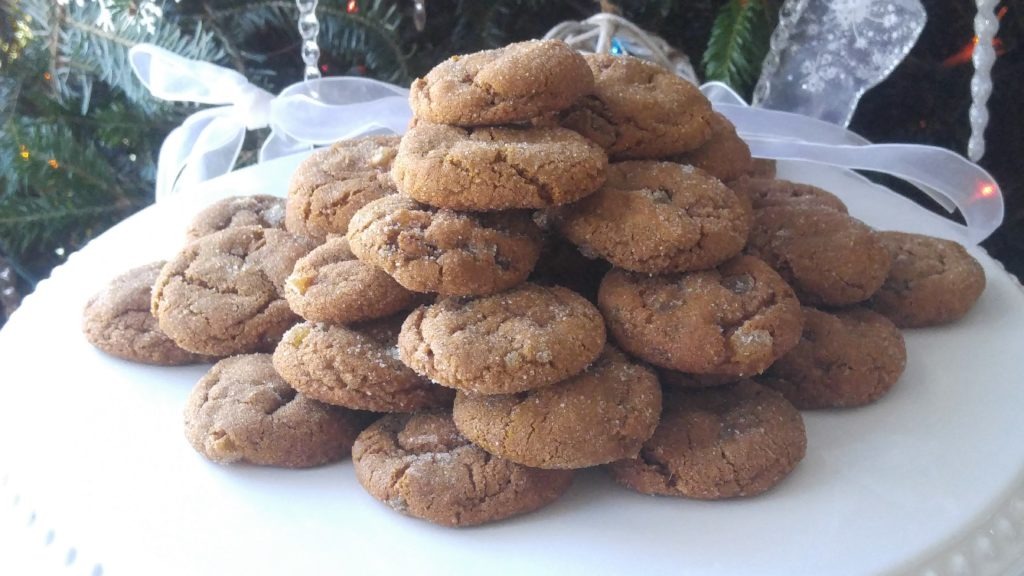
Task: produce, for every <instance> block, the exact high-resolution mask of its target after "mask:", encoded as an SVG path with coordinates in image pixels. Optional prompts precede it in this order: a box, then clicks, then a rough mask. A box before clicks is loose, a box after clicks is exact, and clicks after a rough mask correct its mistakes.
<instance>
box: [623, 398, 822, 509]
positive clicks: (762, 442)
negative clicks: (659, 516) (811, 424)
mask: <svg viewBox="0 0 1024 576" xmlns="http://www.w3.org/2000/svg"><path fill="white" fill-rule="evenodd" d="M664 404H665V405H664V409H663V412H662V416H661V423H660V424H658V428H657V429H656V430H655V431H654V436H652V437H651V439H650V440H648V441H647V442H646V443H644V447H643V448H642V449H641V450H640V455H639V456H637V457H636V458H631V459H628V460H620V461H618V462H615V463H613V464H611V465H609V466H608V467H607V469H608V470H609V471H610V472H611V475H612V477H613V478H614V479H615V481H616V482H618V483H619V484H621V485H623V486H626V487H627V488H630V489H632V490H636V491H637V492H641V493H643V494H658V495H662V496H682V497H685V498H697V499H701V500H719V499H723V498H735V497H743V496H756V495H758V494H761V493H763V492H766V491H768V490H769V489H771V488H772V487H774V486H775V485H777V484H778V483H779V482H781V481H782V479H783V478H785V477H786V476H788V475H789V474H790V472H792V471H793V469H794V468H796V465H797V464H798V463H799V462H800V461H801V460H803V458H804V454H805V453H806V451H807V434H806V432H805V430H804V422H803V418H801V416H800V412H798V411H797V409H796V408H794V407H793V405H792V404H790V403H789V402H787V401H786V399H785V398H783V397H782V395H781V394H779V393H778V392H775V391H774V390H771V389H769V388H766V387H764V386H761V385H759V384H755V383H754V382H751V381H750V380H743V381H741V382H739V383H737V384H731V385H728V386H719V387H715V388H707V389H703V390H685V389H679V388H670V389H666V390H665V397H664Z"/></svg>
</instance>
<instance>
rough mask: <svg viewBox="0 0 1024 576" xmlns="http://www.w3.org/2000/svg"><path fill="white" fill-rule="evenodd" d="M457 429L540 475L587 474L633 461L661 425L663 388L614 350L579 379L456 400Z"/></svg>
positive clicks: (650, 374) (609, 348)
mask: <svg viewBox="0 0 1024 576" xmlns="http://www.w3.org/2000/svg"><path fill="white" fill-rule="evenodd" d="M453 416H454V418H455V424H456V426H458V427H459V431H460V432H462V434H463V435H465V436H466V438H469V439H470V440H472V441H473V443H475V444H477V445H478V446H480V447H482V448H483V449H484V450H487V451H488V452H490V453H491V454H496V455H498V456H501V457H502V458H507V459H508V460H511V461H513V462H517V463H519V464H523V465H526V466H534V467H537V468H586V467H589V466H597V465H598V464H607V463H608V462H613V461H615V460H621V459H623V458H632V457H634V456H636V455H637V452H639V451H640V446H641V445H643V443H644V442H645V441H647V439H648V438H650V437H651V434H653V433H654V427H655V426H657V425H658V419H659V417H660V416H661V386H660V385H659V384H658V378H657V376H655V375H654V372H653V371H651V370H650V369H649V368H645V367H644V366H641V365H640V364H636V363H634V362H630V361H629V359H628V358H626V356H625V355H624V354H623V353H622V352H619V351H618V350H616V349H615V348H614V347H612V346H606V347H605V349H604V352H603V353H602V354H601V356H600V357H598V359H597V360H595V361H594V363H593V364H591V365H590V366H589V367H588V368H587V369H586V370H585V371H584V372H582V373H580V374H577V375H576V376H572V377H570V378H568V379H566V380H563V381H561V382H558V383H556V384H552V385H551V386H545V387H543V388H538V389H535V390H530V391H528V392H521V393H519V394H499V395H493V396H483V395H478V394H466V393H464V392H459V394H458V395H457V396H456V397H455V408H454V410H453Z"/></svg>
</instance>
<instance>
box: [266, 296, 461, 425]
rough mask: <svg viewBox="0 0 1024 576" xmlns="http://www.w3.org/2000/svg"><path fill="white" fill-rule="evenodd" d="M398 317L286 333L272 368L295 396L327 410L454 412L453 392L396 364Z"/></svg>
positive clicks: (312, 325) (307, 325) (310, 326)
mask: <svg viewBox="0 0 1024 576" xmlns="http://www.w3.org/2000/svg"><path fill="white" fill-rule="evenodd" d="M402 320H403V317H402V316H401V315H400V316H396V317H394V318H387V319H385V320H378V321H375V322H371V323H368V324H362V325H359V326H349V327H345V326H329V325H327V324H320V323H315V322H304V323H302V324H298V325H296V326H294V327H293V328H292V329H291V330H289V331H288V332H286V333H285V335H284V337H283V338H281V343H280V344H278V346H277V350H275V351H274V367H275V368H276V369H277V371H278V373H280V374H281V376H282V377H283V378H284V379H285V380H286V381H288V383H289V384H291V385H292V387H294V388H295V389H296V390H298V391H299V392H302V393H303V394H305V395H307V396H309V397H310V398H315V399H316V400H320V401H321V402H326V403H328V404H336V405H338V406H345V407H347V408H354V409H358V410H371V411H373V412H415V411H416V410H422V409H426V408H439V407H446V406H450V405H451V402H452V397H453V396H454V395H453V394H452V391H451V390H449V389H447V388H443V387H441V386H436V385H434V384H431V383H430V382H428V381H427V380H425V379H423V378H420V377H419V376H417V375H416V374H415V373H414V372H413V371H412V370H410V369H409V368H406V367H405V365H403V364H402V363H401V362H400V361H399V360H398V351H397V350H396V348H395V346H396V345H397V344H398V331H399V329H400V328H401V325H402Z"/></svg>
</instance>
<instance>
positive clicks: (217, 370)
mask: <svg viewBox="0 0 1024 576" xmlns="http://www.w3.org/2000/svg"><path fill="white" fill-rule="evenodd" d="M367 416H368V415H366V414H360V413H358V412H353V411H351V410H346V409H344V408H338V407H336V406H328V405H326V404H321V403H320V402H317V401H316V400H312V399H310V398H307V397H305V396H303V395H302V394H298V393H296V392H295V390H293V389H292V388H291V386H288V384H287V383H285V381H284V380H282V379H281V377H280V376H278V375H277V373H276V372H274V367H273V366H272V365H271V363H270V355H269V354H249V355H243V356H233V357H231V358H226V359H224V360H221V361H220V362H218V363H217V364H215V365H214V366H213V368H211V369H210V371H209V372H208V373H207V374H206V375H205V376H203V378H202V379H201V380H200V381H199V383H198V384H196V387H195V388H194V389H193V390H192V393H191V394H190V395H189V397H188V403H187V405H186V407H185V436H186V437H187V438H188V441H189V443H191V444H192V447H193V448H195V449H196V451H197V452H199V453H200V454H202V455H203V456H206V457H207V458H209V459H210V460H213V461H214V462H220V463H222V464H228V463H231V462H249V463H251V464H259V465H262V466H281V467H285V468H306V467H310V466H319V465H321V464H327V463H328V462H334V461H336V460H341V459H342V458H344V457H346V456H348V454H349V451H350V450H351V448H352V443H353V442H355V439H356V435H357V434H359V431H360V430H362V428H363V426H365V425H366V424H367V423H368V422H369V419H368V417H367Z"/></svg>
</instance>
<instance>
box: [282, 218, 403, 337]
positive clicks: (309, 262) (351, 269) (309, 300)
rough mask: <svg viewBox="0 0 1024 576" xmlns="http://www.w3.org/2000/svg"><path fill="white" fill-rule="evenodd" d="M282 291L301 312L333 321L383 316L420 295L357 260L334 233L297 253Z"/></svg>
mask: <svg viewBox="0 0 1024 576" xmlns="http://www.w3.org/2000/svg"><path fill="white" fill-rule="evenodd" d="M284 296H285V298H286V299H287V300H288V305H289V306H291V309H292V311H294V312H295V313H296V314H298V315H299V316H302V317H303V318H305V319H306V320H312V321H314V322H328V323H331V324H352V323H354V322H362V321H364V320H373V319H375V318H384V317H385V316H390V315H392V314H394V313H396V312H400V311H402V310H408V309H410V308H413V307H415V306H417V305H419V304H421V303H422V300H423V296H422V295H421V294H417V293H415V292H410V291H409V290H406V289H405V288H403V287H402V285H401V284H399V283H398V282H395V280H394V278H392V277H391V276H388V275H387V274H386V273H385V272H384V271H383V270H380V269H378V268H374V267H373V266H370V265H369V264H367V263H365V262H361V261H359V260H357V259H356V256H355V254H353V253H352V251H351V250H349V247H348V240H347V239H346V238H345V237H344V236H333V237H331V238H329V239H328V240H327V242H326V243H325V244H323V245H321V246H319V247H317V248H316V249H314V250H313V251H312V252H310V253H309V254H307V255H306V256H303V257H302V258H299V260H298V261H297V262H296V263H295V268H294V269H293V270H292V273H291V276H288V278H287V280H285V283H284Z"/></svg>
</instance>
